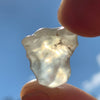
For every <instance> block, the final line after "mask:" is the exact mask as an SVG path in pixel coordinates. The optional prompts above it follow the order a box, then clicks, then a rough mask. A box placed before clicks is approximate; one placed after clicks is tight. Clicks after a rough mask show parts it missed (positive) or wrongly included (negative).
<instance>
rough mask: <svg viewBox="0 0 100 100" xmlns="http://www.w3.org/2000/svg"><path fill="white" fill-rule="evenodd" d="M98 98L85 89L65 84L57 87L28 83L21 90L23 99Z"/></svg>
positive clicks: (70, 99) (76, 99)
mask: <svg viewBox="0 0 100 100" xmlns="http://www.w3.org/2000/svg"><path fill="white" fill-rule="evenodd" d="M67 99H68V100H96V99H95V98H94V97H93V96H91V95H89V94H87V93H85V92H84V91H82V90H80V89H78V88H76V87H74V86H72V85H69V84H64V85H61V86H59V87H57V88H47V87H45V86H41V85H39V84H38V82H37V81H36V80H35V81H32V82H28V83H26V84H25V85H24V86H23V88H22V90H21V100H67Z"/></svg>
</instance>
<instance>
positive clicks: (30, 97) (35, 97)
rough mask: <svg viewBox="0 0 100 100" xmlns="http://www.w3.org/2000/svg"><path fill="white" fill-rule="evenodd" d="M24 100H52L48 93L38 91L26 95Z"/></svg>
mask: <svg viewBox="0 0 100 100" xmlns="http://www.w3.org/2000/svg"><path fill="white" fill-rule="evenodd" d="M22 100H50V98H49V96H48V95H47V94H46V93H43V92H40V91H36V92H35V93H30V94H27V95H25V96H24V97H23V98H22Z"/></svg>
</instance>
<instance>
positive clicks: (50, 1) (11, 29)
mask: <svg viewBox="0 0 100 100" xmlns="http://www.w3.org/2000/svg"><path fill="white" fill-rule="evenodd" d="M60 2H61V0H0V100H20V91H21V88H22V87H23V85H24V84H25V83H26V82H28V81H30V80H32V79H33V78H34V75H33V73H32V71H31V70H30V67H29V61H28V59H27V58H26V52H25V49H24V47H23V46H22V44H21V41H22V39H23V38H24V37H25V36H27V35H31V34H32V33H34V32H35V31H36V30H37V29H39V28H41V27H48V28H53V27H59V26H60V24H59V22H58V20H57V10H58V8H59V5H60ZM78 41H79V46H78V47H77V49H76V50H75V52H74V54H73V55H72V57H71V61H70V63H71V70H72V73H71V77H70V79H69V81H68V83H69V84H72V85H74V86H76V87H78V88H80V89H82V90H84V91H86V92H87V93H89V94H91V95H93V96H95V97H96V98H98V100H100V37H96V38H85V37H81V36H79V37H78Z"/></svg>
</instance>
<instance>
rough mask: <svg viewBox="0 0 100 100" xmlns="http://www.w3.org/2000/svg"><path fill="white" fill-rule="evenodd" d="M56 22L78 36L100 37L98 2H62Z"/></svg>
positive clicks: (98, 0)
mask: <svg viewBox="0 0 100 100" xmlns="http://www.w3.org/2000/svg"><path fill="white" fill-rule="evenodd" d="M58 20H59V22H60V24H61V25H62V26H64V27H65V28H66V29H68V30H70V31H72V32H73V33H76V34H78V35H80V36H85V37H96V36H100V0H62V2H61V5H60V7H59V10H58Z"/></svg>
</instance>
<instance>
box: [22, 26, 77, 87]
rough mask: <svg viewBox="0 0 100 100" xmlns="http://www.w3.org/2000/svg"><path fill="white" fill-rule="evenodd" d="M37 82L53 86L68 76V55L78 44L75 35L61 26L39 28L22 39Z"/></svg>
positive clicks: (60, 83) (63, 81)
mask: <svg viewBox="0 0 100 100" xmlns="http://www.w3.org/2000/svg"><path fill="white" fill-rule="evenodd" d="M22 44H23V45H24V48H25V49H26V53H27V57H28V59H29V61H30V68H31V70H32V71H33V72H34V74H35V76H36V78H37V80H38V82H39V84H41V85H44V86H47V87H50V88H54V87H57V86H60V85H62V84H64V83H65V82H67V80H68V79H69V77H70V74H71V69H70V56H71V55H72V53H73V51H74V50H75V48H76V47H77V46H78V41H77V35H76V34H73V33H72V32H69V31H68V30H66V29H64V28H63V27H58V28H53V29H50V28H41V29H39V30H37V31H36V32H35V33H34V34H33V35H30V36H27V37H26V38H24V39H23V41H22Z"/></svg>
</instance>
